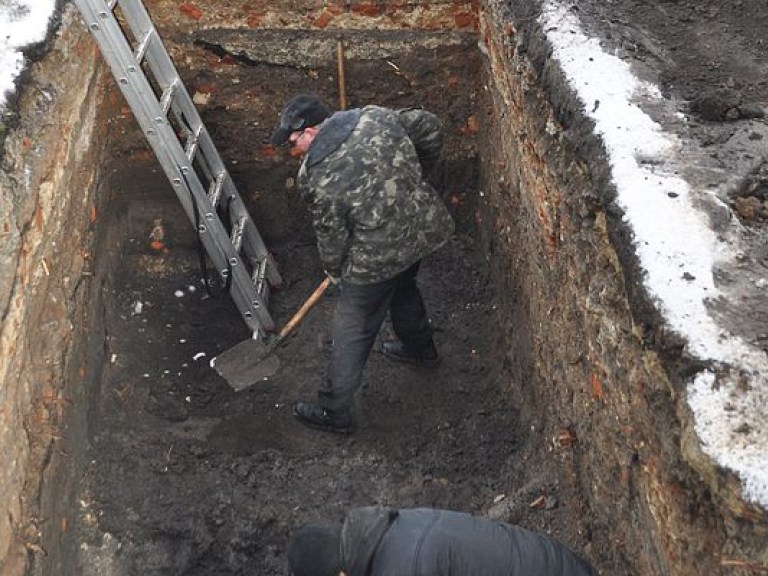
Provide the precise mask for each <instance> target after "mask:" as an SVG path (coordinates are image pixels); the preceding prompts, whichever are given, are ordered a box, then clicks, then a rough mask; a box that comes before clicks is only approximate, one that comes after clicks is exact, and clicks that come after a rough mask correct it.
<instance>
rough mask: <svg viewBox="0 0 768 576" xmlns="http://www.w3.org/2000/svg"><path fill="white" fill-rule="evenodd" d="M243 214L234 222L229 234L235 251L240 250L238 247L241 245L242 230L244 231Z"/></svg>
mask: <svg viewBox="0 0 768 576" xmlns="http://www.w3.org/2000/svg"><path fill="white" fill-rule="evenodd" d="M245 220H246V218H245V216H242V217H241V218H240V220H238V221H237V222H235V224H234V225H233V226H232V233H231V235H230V240H231V241H232V246H233V247H234V249H235V252H238V253H239V252H240V249H241V248H242V247H243V232H245Z"/></svg>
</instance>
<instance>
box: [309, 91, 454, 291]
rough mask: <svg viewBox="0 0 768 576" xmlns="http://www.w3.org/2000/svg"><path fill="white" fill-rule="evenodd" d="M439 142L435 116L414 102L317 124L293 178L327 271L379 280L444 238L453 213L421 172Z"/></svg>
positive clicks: (437, 151) (354, 112)
mask: <svg viewBox="0 0 768 576" xmlns="http://www.w3.org/2000/svg"><path fill="white" fill-rule="evenodd" d="M441 146H442V131H441V124H440V121H439V119H438V118H437V117H436V116H435V115H434V114H431V113H430V112H427V111H425V110H420V109H407V110H390V109H388V108H382V107H379V106H366V107H364V108H359V109H354V110H347V111H342V112H337V113H336V114H334V115H333V116H331V117H330V118H328V119H327V120H326V121H325V122H324V123H323V124H322V126H321V127H320V130H319V132H318V134H317V135H316V136H315V139H314V140H313V142H312V145H311V146H310V148H309V150H308V152H307V155H306V156H305V158H304V161H303V162H302V164H301V167H300V169H299V174H298V184H299V189H300V190H301V193H302V196H303V198H304V199H305V200H306V201H307V202H308V204H309V210H310V214H311V216H312V222H313V225H314V229H315V234H316V236H317V245H318V251H319V253H320V259H321V260H322V262H323V266H324V267H325V269H326V271H327V272H328V273H330V274H331V275H332V276H335V277H343V278H344V279H345V281H348V282H351V283H353V284H371V283H376V282H382V281H384V280H388V279H390V278H393V277H394V276H396V275H397V274H399V273H400V272H402V271H403V270H405V269H407V268H409V267H410V266H411V265H412V264H414V263H415V262H417V261H418V260H420V259H421V258H423V257H424V256H426V255H427V254H429V253H431V252H433V251H434V250H436V249H437V248H439V247H440V246H442V245H443V244H444V243H445V242H446V241H447V240H448V238H449V237H450V236H451V234H452V233H453V229H454V224H453V220H452V219H451V216H450V214H449V213H448V210H447V208H446V207H445V204H444V203H443V201H442V200H441V199H440V197H439V196H438V195H437V193H436V192H435V190H434V188H433V187H432V186H431V185H430V184H429V182H428V181H427V178H426V177H425V176H426V174H427V173H428V171H429V170H430V169H431V168H432V166H433V165H434V164H435V163H436V161H437V159H438V156H439V154H440V148H441Z"/></svg>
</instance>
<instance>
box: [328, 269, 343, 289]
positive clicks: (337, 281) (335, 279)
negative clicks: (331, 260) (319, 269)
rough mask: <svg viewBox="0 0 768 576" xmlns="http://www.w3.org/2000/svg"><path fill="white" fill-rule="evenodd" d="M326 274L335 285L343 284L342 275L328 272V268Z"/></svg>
mask: <svg viewBox="0 0 768 576" xmlns="http://www.w3.org/2000/svg"><path fill="white" fill-rule="evenodd" d="M325 275H326V276H328V278H330V279H331V284H333V285H334V286H338V285H339V284H341V277H340V276H335V275H334V274H331V273H330V272H328V270H326V271H325Z"/></svg>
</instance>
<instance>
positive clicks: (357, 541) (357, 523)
mask: <svg viewBox="0 0 768 576" xmlns="http://www.w3.org/2000/svg"><path fill="white" fill-rule="evenodd" d="M341 556H342V566H343V568H344V571H345V572H346V574H347V576H595V575H596V572H595V571H594V570H593V569H592V568H591V567H590V566H589V565H588V564H587V563H586V562H585V561H584V560H582V559H581V558H579V557H578V556H576V555H575V554H574V553H573V552H571V551H570V550H569V549H568V548H566V547H565V546H563V545H562V544H560V543H559V542H557V541H555V540H553V539H551V538H548V537H547V536H544V535H541V534H537V533H535V532H530V531H528V530H525V529H523V528H520V527H517V526H513V525H510V524H506V523H503V522H497V521H493V520H489V519H487V518H480V517H475V516H471V515H469V514H464V513H461V512H452V511H447V510H434V509H429V508H416V509H403V510H394V509H391V508H384V507H379V506H376V507H366V508H357V509H354V510H352V511H351V512H350V513H349V514H348V515H347V518H346V520H345V522H344V526H343V528H342V531H341Z"/></svg>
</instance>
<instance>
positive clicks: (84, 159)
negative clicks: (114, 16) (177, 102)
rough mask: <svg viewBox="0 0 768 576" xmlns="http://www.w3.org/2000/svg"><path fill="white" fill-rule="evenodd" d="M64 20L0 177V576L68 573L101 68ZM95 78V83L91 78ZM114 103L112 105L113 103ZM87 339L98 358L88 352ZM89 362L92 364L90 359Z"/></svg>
mask: <svg viewBox="0 0 768 576" xmlns="http://www.w3.org/2000/svg"><path fill="white" fill-rule="evenodd" d="M72 19H73V14H72V11H70V12H69V13H68V14H67V15H65V16H64V18H63V23H62V27H61V32H60V33H59V34H58V35H57V36H56V37H55V38H54V39H53V40H52V41H51V43H52V46H51V49H50V51H49V52H48V54H47V55H46V56H45V58H44V59H43V60H42V61H40V62H38V63H36V64H34V66H33V67H32V69H31V74H30V77H29V79H28V81H27V82H25V87H24V90H23V91H22V92H21V94H20V102H19V106H20V110H19V112H20V123H19V125H18V126H17V127H16V128H14V129H13V130H11V131H9V133H8V135H7V137H6V140H5V150H4V154H3V157H2V171H0V219H1V220H0V310H2V327H1V328H0V462H1V463H2V464H0V574H2V575H3V576H21V575H22V574H37V573H40V570H41V566H42V563H43V562H45V563H46V564H47V565H48V566H49V567H50V570H49V571H48V573H51V574H73V573H74V572H73V571H71V570H62V569H60V567H61V566H62V565H68V566H72V565H73V564H72V562H73V554H74V553H75V552H76V550H77V541H76V540H75V538H74V534H73V526H74V519H75V515H74V512H75V510H76V507H77V503H76V497H77V495H78V492H79V490H78V479H79V477H78V475H77V470H79V469H81V468H82V466H81V463H82V458H83V453H84V449H85V447H86V446H87V440H86V422H85V414H86V410H85V409H84V407H85V406H86V402H87V397H88V394H89V391H90V390H91V389H92V387H91V383H92V382H93V375H94V373H95V372H94V371H95V370H98V366H99V364H100V359H99V354H98V350H99V348H101V347H102V346H103V338H102V339H100V338H99V334H98V331H97V326H95V325H94V324H92V323H91V321H90V319H91V317H92V316H93V312H94V310H95V309H97V308H98V304H99V298H98V292H96V294H95V295H94V294H92V293H91V291H92V290H93V288H94V281H96V280H97V278H96V277H95V276H94V273H93V267H92V263H93V260H92V258H91V255H92V253H93V251H94V241H95V238H96V237H97V233H96V232H97V230H98V225H99V203H98V202H97V200H96V197H95V195H94V192H93V191H94V189H95V186H94V183H95V181H96V180H97V178H98V176H99V174H98V168H94V167H98V166H100V165H102V164H103V162H102V160H103V159H102V157H101V153H102V150H103V148H104V144H105V141H106V136H107V128H105V127H104V126H101V127H100V126H97V123H96V118H97V117H98V116H99V112H98V107H99V103H100V102H104V101H106V100H107V99H106V98H105V94H104V92H103V74H101V73H100V69H101V68H102V66H101V64H100V62H101V61H100V59H99V58H98V55H97V54H96V53H95V51H94V46H93V44H92V42H91V41H90V39H89V38H88V37H86V36H84V35H83V33H82V28H80V27H79V26H74V27H73V26H72V25H71V23H72ZM100 78H101V80H100ZM112 100H113V101H116V99H114V98H113V99H112ZM89 341H90V342H93V345H94V346H95V347H96V351H95V352H94V350H90V351H89V350H87V349H86V345H87V342H89ZM89 356H90V357H91V359H92V360H94V361H91V362H89V361H88V360H87V358H88V357H89Z"/></svg>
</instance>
